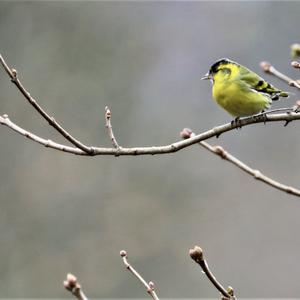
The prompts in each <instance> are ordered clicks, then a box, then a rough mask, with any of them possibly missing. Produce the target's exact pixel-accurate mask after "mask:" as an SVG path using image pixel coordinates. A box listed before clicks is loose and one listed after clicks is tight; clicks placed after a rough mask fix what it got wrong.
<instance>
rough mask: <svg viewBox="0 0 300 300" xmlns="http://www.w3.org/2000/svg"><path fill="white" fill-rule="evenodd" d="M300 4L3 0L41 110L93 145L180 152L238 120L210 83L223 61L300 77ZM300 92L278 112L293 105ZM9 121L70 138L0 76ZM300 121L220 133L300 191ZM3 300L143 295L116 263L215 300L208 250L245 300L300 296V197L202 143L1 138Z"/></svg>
mask: <svg viewBox="0 0 300 300" xmlns="http://www.w3.org/2000/svg"><path fill="white" fill-rule="evenodd" d="M299 13H300V5H299V3H298V2H269V1H268V2H262V1H257V2H256V1H254V2H245V1H243V2H223V1H221V2H144V3H138V2H83V1H82V2H69V1H68V2H1V3H0V38H1V50H0V52H1V54H2V55H3V57H4V58H5V59H6V61H7V63H8V64H9V65H10V66H11V67H15V68H16V69H17V70H18V74H19V77H20V79H21V81H22V82H23V83H24V85H25V86H26V87H27V88H28V90H29V91H30V93H31V94H32V95H33V96H34V97H36V99H38V101H39V103H40V104H41V105H42V106H43V107H44V108H45V109H46V110H47V111H48V113H49V114H50V115H53V116H55V118H56V120H58V121H59V122H60V123H61V124H62V125H63V126H64V127H65V128H66V129H67V130H69V131H70V132H71V133H72V134H73V135H74V136H75V137H77V138H78V139H79V140H81V141H82V142H84V143H86V144H88V145H96V146H107V147H111V143H110V140H109V138H108V136H107V134H106V130H105V127H104V107H105V106H106V105H108V106H109V107H110V108H111V111H112V123H113V127H114V132H115V135H116V137H117V139H118V141H119V143H120V145H122V146H128V147H130V146H147V145H148V146H151V145H162V144H169V143H171V142H174V141H177V140H179V139H180V137H179V132H180V131H181V129H182V128H184V127H190V128H192V129H193V130H194V131H195V132H197V133H200V132H202V131H205V130H207V129H210V128H212V127H213V126H216V125H221V124H223V123H226V122H229V121H231V116H230V115H228V114H227V113H226V112H225V111H223V110H222V109H221V108H219V107H218V106H217V105H216V104H215V103H214V102H213V101H212V100H211V86H210V84H209V83H208V82H203V81H201V80H200V78H201V77H202V76H203V74H205V73H206V72H207V70H208V69H209V66H210V65H211V64H212V63H213V62H214V61H215V60H217V59H219V58H221V57H229V58H231V59H233V60H235V61H237V62H240V63H241V64H243V65H246V66H248V67H249V68H250V69H252V70H254V71H256V72H258V73H259V74H261V75H263V74H262V72H261V70H260V68H259V62H260V61H262V60H268V61H271V62H272V63H273V64H274V66H276V67H277V68H278V69H279V70H281V71H282V72H284V73H286V74H288V75H290V76H291V77H294V78H296V77H297V76H298V75H299V73H297V70H293V69H292V68H291V67H290V61H291V58H290V53H289V52H290V50H289V47H290V45H291V44H292V43H295V42H299V32H298V28H299ZM263 76H264V77H265V78H266V79H267V80H269V81H270V82H271V83H273V84H274V85H276V86H278V87H279V88H282V89H286V90H288V91H292V92H294V93H295V95H293V96H291V97H290V98H289V99H288V100H284V101H282V102H276V104H275V106H274V107H282V106H291V105H293V104H294V103H295V101H296V100H297V97H298V95H297V91H295V90H292V89H291V88H289V87H288V86H287V84H285V83H283V82H281V81H279V80H277V79H276V78H273V77H271V76H269V75H267V74H264V75H263ZM0 90H1V96H0V104H1V105H0V113H1V114H4V113H6V114H8V115H9V117H10V118H11V120H12V121H14V122H16V123H17V124H18V125H20V126H22V127H23V128H25V129H27V130H30V131H32V132H33V133H35V134H38V135H40V136H43V137H45V138H50V139H53V140H55V141H58V142H64V143H67V142H65V141H64V140H63V139H62V137H61V136H59V135H58V134H57V133H56V132H55V131H54V130H53V129H52V128H51V127H50V126H48V125H47V123H46V122H45V121H44V120H43V119H42V118H41V117H40V116H39V115H38V114H37V112H35V111H34V110H33V108H32V107H31V106H30V105H29V104H28V103H27V102H26V100H25V99H24V98H23V97H22V96H21V95H20V93H19V92H18V90H17V89H16V88H15V87H14V86H13V85H12V84H11V83H10V80H9V78H8V76H7V75H6V73H5V72H4V71H3V70H2V69H1V70H0ZM299 126H300V124H299V123H298V122H292V123H291V124H289V125H288V126H287V127H283V123H274V124H266V125H265V126H264V125H262V124H259V125H253V126H248V127H244V128H243V129H242V130H238V131H231V132H229V133H226V134H223V135H222V136H221V137H220V138H219V139H215V138H214V139H211V140H210V142H211V143H212V144H220V145H222V146H223V147H225V148H226V149H227V150H228V151H230V152H231V153H232V154H233V155H236V156H237V157H238V158H240V159H241V160H243V161H244V162H245V163H247V164H249V165H250V166H252V167H253V168H258V169H260V170H261V171H263V172H264V173H265V174H266V175H269V176H271V177H273V178H274V179H277V180H279V181H281V182H283V183H286V184H290V185H294V186H296V187H299V186H300V184H299V175H300V162H299V151H300V141H299ZM0 130H1V132H0V134H1V147H0V157H1V159H0V167H1V173H0V176H1V177H0V180H1V184H0V201H1V209H0V241H1V250H0V253H1V257H0V290H1V297H10V298H13V297H35V298H40V297H47V298H55V297H56V298H57V297H68V296H70V295H69V294H68V293H67V292H66V291H65V290H64V288H63V286H62V281H63V280H64V278H65V276H66V274H67V273H68V272H72V273H74V274H76V275H77V276H78V277H79V280H80V282H81V283H82V285H83V286H84V289H85V291H86V293H87V295H88V296H90V297H94V298H95V297H98V298H105V297H106V298H117V297H122V298H123V297H124V298H126V297H127V298H129V297H130V298H138V297H146V296H147V295H146V293H145V290H144V289H143V288H142V287H141V285H140V283H139V282H138V281H137V280H136V279H135V278H133V276H132V275H131V274H129V273H128V272H127V271H126V269H125V268H124V265H123V263H122V260H121V258H120V256H119V251H120V250H121V249H126V250H127V251H128V254H129V259H130V262H131V263H132V264H133V265H134V266H135V267H136V268H137V270H138V271H140V272H141V273H142V274H143V276H144V277H145V279H146V280H152V281H154V282H155V283H156V288H157V293H158V295H159V296H160V297H162V298H180V297H186V298H196V297H197V298H204V297H217V296H218V294H217V292H216V290H215V289H214V288H213V287H212V285H211V284H210V283H209V282H208V280H207V279H206V278H205V276H204V275H202V274H201V271H200V268H199V267H198V266H197V265H196V264H195V263H194V262H193V261H192V260H191V259H190V257H189V255H188V250H189V248H191V247H193V246H194V245H195V244H198V245H200V246H201V247H202V248H203V249H204V251H205V255H206V258H207V260H208V263H209V265H210V267H211V269H212V270H213V272H214V274H215V275H216V277H217V278H218V279H219V280H220V281H221V282H222V283H223V284H224V285H225V286H227V285H232V286H233V287H234V288H235V290H236V293H237V295H238V296H240V297H275V298H280V297H285V298H292V297H294V298H295V297H299V295H300V286H299V280H298V278H299V276H300V262H299V256H300V237H299V227H300V218H299V216H300V199H297V198H296V197H294V196H290V195H287V194H285V193H283V192H280V191H277V190H275V189H272V188H270V187H269V186H267V185H265V184H263V183H260V182H257V181H255V180H254V179H253V178H251V177H250V176H248V175H246V174H244V173H243V172H241V171H240V170H238V169H237V168H236V167H234V166H232V165H231V164H229V163H227V162H225V161H222V160H221V159H220V158H219V157H216V156H215V155H212V154H211V153H209V152H208V151H207V150H205V149H202V148H200V147H198V146H197V145H195V146H193V147H189V148H187V149H184V150H182V151H180V152H178V153H175V154H170V155H163V156H153V157H152V156H140V157H118V158H116V157H108V156H98V157H93V158H91V157H78V156H73V155H70V154H69V155H68V154H64V153H61V152H57V151H55V150H51V149H46V148H44V147H42V146H41V145H39V144H36V143H34V142H32V141H29V140H26V139H25V138H23V137H21V136H20V135H17V134H15V133H14V132H12V131H11V130H9V129H8V128H6V127H1V128H0Z"/></svg>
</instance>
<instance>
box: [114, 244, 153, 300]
mask: <svg viewBox="0 0 300 300" xmlns="http://www.w3.org/2000/svg"><path fill="white" fill-rule="evenodd" d="M120 255H121V257H122V258H123V262H124V265H125V266H126V268H127V270H128V271H130V272H131V273H132V274H133V275H134V276H135V277H136V278H137V279H138V280H139V281H140V282H141V283H142V284H143V285H144V287H145V288H146V290H147V293H148V294H149V295H150V296H151V297H152V298H153V300H159V298H158V296H157V295H156V293H155V286H154V283H153V282H152V281H150V282H149V283H147V282H146V280H145V279H144V278H143V277H142V276H141V275H140V274H139V273H138V272H137V271H136V270H135V269H134V268H133V267H132V265H131V264H130V263H129V262H128V260H127V252H126V251H125V250H122V251H120Z"/></svg>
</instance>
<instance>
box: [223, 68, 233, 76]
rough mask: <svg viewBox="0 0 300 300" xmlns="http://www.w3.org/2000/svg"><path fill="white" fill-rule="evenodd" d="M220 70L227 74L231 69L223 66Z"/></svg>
mask: <svg viewBox="0 0 300 300" xmlns="http://www.w3.org/2000/svg"><path fill="white" fill-rule="evenodd" d="M222 71H223V73H224V74H228V75H230V74H231V70H230V69H229V68H223V69H222Z"/></svg>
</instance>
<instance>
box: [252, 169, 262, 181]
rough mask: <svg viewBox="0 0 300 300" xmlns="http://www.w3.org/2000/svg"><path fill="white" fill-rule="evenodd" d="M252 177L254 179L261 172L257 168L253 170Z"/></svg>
mask: <svg viewBox="0 0 300 300" xmlns="http://www.w3.org/2000/svg"><path fill="white" fill-rule="evenodd" d="M253 177H254V178H255V179H259V178H261V172H260V171H259V170H253Z"/></svg>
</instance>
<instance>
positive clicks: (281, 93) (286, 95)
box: [279, 92, 291, 97]
mask: <svg viewBox="0 0 300 300" xmlns="http://www.w3.org/2000/svg"><path fill="white" fill-rule="evenodd" d="M290 94H291V93H288V92H280V94H279V96H280V97H288V96H289V95H290Z"/></svg>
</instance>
